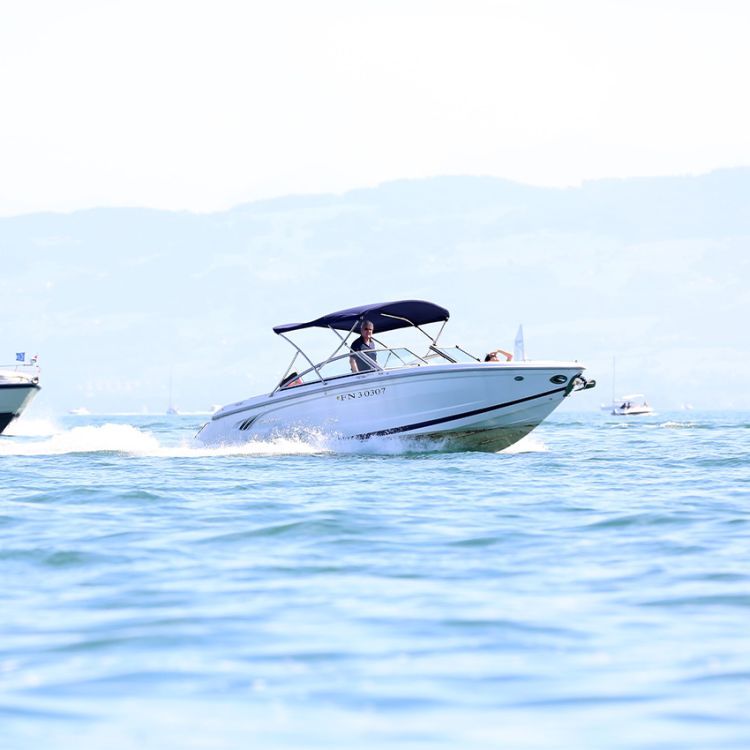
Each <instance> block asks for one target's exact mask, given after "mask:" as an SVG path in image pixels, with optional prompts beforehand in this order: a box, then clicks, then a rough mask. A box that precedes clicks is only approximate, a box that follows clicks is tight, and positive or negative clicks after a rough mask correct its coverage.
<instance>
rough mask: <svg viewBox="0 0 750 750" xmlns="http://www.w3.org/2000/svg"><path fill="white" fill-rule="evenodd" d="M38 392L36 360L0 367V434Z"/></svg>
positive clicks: (39, 388) (39, 387)
mask: <svg viewBox="0 0 750 750" xmlns="http://www.w3.org/2000/svg"><path fill="white" fill-rule="evenodd" d="M40 390H41V386H40V385H39V368H38V367H37V365H36V359H34V361H32V362H31V363H29V364H27V363H23V364H20V363H19V364H16V365H0V434H1V433H2V432H3V430H4V429H5V428H6V427H7V426H8V425H9V424H10V423H11V422H12V421H13V420H14V419H17V418H18V417H20V416H21V413H22V412H23V410H24V409H25V408H26V407H27V406H28V405H29V402H30V401H31V399H33V398H34V396H36V394H37V393H38V392H39V391H40Z"/></svg>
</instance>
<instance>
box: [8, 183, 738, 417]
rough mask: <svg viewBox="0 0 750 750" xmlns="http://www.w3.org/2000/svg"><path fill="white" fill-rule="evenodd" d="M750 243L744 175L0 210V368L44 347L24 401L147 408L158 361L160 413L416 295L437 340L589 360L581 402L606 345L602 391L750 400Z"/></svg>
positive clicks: (199, 403) (219, 393) (223, 390)
mask: <svg viewBox="0 0 750 750" xmlns="http://www.w3.org/2000/svg"><path fill="white" fill-rule="evenodd" d="M749 238H750V169H748V168H738V169H726V170H720V171H716V172H712V173H710V174H705V175H698V176H683V177H654V178H640V179H623V180H599V181H593V182H587V183H584V184H583V185H582V186H581V187H576V188H566V189H553V188H541V187H532V186H527V185H520V184H517V183H513V182H509V181H507V180H502V179H496V178H491V177H440V178H433V179H425V180H401V181H396V182H391V183H386V184H383V185H381V186H379V187H376V188H372V189H362V190H353V191H351V192H348V193H345V194H342V195H311V196H290V197H285V198H278V199H274V200H266V201H258V202H254V203H249V204H244V205H241V206H237V207H236V208H234V209H232V210H229V211H225V212H220V213H212V214H195V213H188V212H170V211H158V210H150V209H141V208H92V209H90V210H85V211H76V212H74V213H69V214H56V213H37V214H27V215H22V216H17V217H10V218H0V257H1V258H2V263H3V274H2V278H0V290H1V291H2V297H3V308H4V316H3V317H4V325H3V334H2V336H1V337H0V346H1V347H2V350H1V351H2V352H4V354H2V353H0V362H5V361H10V360H11V359H12V358H13V355H14V352H15V351H27V352H30V351H32V350H33V351H34V353H38V354H39V355H40V361H41V363H42V364H43V386H44V390H43V392H42V394H40V397H39V398H38V399H37V404H36V406H35V408H36V410H37V411H39V410H41V409H43V408H44V407H45V404H46V405H47V408H48V409H49V410H50V411H52V412H55V411H59V412H62V411H65V410H67V408H70V407H80V406H85V407H88V408H89V409H91V410H92V411H106V410H136V411H138V410H141V409H148V410H152V411H160V410H161V411H163V410H165V409H166V407H167V401H168V393H167V389H168V379H169V373H170V371H171V372H172V373H173V382H174V386H173V388H174V401H175V405H176V406H177V407H178V408H184V409H200V408H203V407H206V408H207V407H208V406H209V405H211V404H215V403H219V402H223V401H228V400H234V399H237V398H241V397H244V396H246V395H249V394H251V393H253V392H256V391H258V390H263V389H268V388H270V387H271V385H272V383H273V382H274V380H275V379H276V378H277V377H278V376H279V375H280V374H281V372H282V370H283V369H284V367H285V365H286V363H287V359H288V356H291V350H289V348H288V346H286V345H285V344H284V343H283V342H281V341H279V340H278V339H277V338H276V337H274V336H273V334H272V333H271V331H270V328H271V326H272V325H274V324H277V323H282V322H291V321H296V320H302V319H305V318H308V317H317V316H318V315H320V314H322V313H324V312H327V311H329V310H333V309H337V308H339V307H347V306H350V305H354V304H359V303H362V302H370V301H378V300H386V299H395V298H399V297H416V298H424V299H431V300H434V301H436V302H438V303H440V304H443V305H445V306H447V307H448V308H449V309H450V310H451V312H452V314H453V320H452V321H451V324H450V327H449V331H451V333H450V334H448V338H449V339H450V341H451V342H452V343H455V341H458V340H461V341H462V342H465V344H466V345H467V346H471V347H473V348H475V349H476V350H477V351H478V352H482V351H484V350H486V349H490V348H496V347H498V346H503V345H504V344H509V343H510V342H512V338H513V335H514V333H515V330H516V328H517V326H518V324H519V323H523V324H524V327H525V330H526V333H527V351H528V352H529V354H530V356H533V357H547V356H549V357H561V358H576V359H582V360H584V361H586V362H587V363H588V364H589V367H590V368H591V369H595V370H597V372H596V373H594V374H597V375H598V376H599V380H600V386H601V385H604V388H603V389H602V388H600V389H599V392H598V393H597V392H596V391H594V392H592V393H594V394H595V395H593V396H588V395H587V398H588V399H589V400H588V401H587V402H582V403H585V404H586V405H588V406H592V407H593V406H594V404H593V400H595V399H598V400H608V399H609V398H610V396H611V394H610V393H609V392H607V388H608V386H609V384H608V383H607V379H608V378H609V377H610V372H611V364H610V363H611V358H612V356H617V357H618V363H619V365H618V373H620V374H619V375H618V385H619V384H621V385H622V390H636V391H646V392H647V394H648V395H649V396H650V398H651V401H652V402H653V403H656V404H657V406H658V401H659V399H661V400H662V403H664V404H667V403H669V406H676V405H678V404H679V403H681V402H682V401H689V402H691V403H695V404H696V406H699V405H700V404H701V402H702V401H703V402H704V403H706V404H708V403H710V404H711V405H719V406H721V405H723V406H728V407H737V406H743V405H744V406H745V407H748V408H750V401H749V400H748V396H747V395H745V394H746V385H745V384H746V381H747V376H748V375H749V374H750V373H748V365H747V364H746V360H748V359H749V358H748V357H747V346H746V345H744V344H742V343H741V342H742V341H746V340H747V335H746V332H745V331H744V324H743V325H741V326H740V324H739V322H738V321H739V319H740V318H741V319H742V320H743V321H744V320H747V319H748V316H749V315H750V309H748V307H750V303H749V302H748V301H747V300H748V291H747V283H748V282H750V272H749V271H750V266H749V265H748V260H747V257H748V256H747V245H748V239H749ZM454 339H455V341H454ZM743 346H744V352H741V351H739V349H741V348H742V347H743ZM738 348H739V349H738ZM738 352H739V353H740V354H742V355H743V356H739V355H738ZM707 355H708V356H710V358H711V360H712V362H713V363H714V365H713V366H712V367H711V368H707V367H706V357H707ZM717 377H720V378H721V380H722V389H721V394H719V395H717V394H716V393H715V392H714V391H713V390H712V388H713V384H714V383H715V382H716V378H717ZM621 379H622V380H621ZM618 390H620V389H619V388H618ZM717 398H719V401H720V403H717V401H716V399H717Z"/></svg>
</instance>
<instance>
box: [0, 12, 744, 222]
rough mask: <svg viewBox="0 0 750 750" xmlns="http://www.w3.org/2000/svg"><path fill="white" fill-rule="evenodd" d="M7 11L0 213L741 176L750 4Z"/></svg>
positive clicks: (0, 54) (0, 90)
mask: <svg viewBox="0 0 750 750" xmlns="http://www.w3.org/2000/svg"><path fill="white" fill-rule="evenodd" d="M0 8H1V9H2V14H1V16H0V19H1V22H0V101H2V110H3V114H2V117H0V215H6V216H7V215H13V214H16V213H23V212H28V211H37V210H46V209H52V210H72V209H76V208H82V207H90V206H103V205H135V206H150V207H155V208H170V209H190V210H197V211H212V210H216V209H221V208H227V207H230V206H232V205H236V204H238V203H241V202H244V201H248V200H253V199H257V198H262V197H270V196H276V195H285V194H289V193H296V192H321V191H343V190H346V189H349V188H352V187H361V186H369V185H374V184H377V183H379V182H382V181H384V180H389V179H394V178H401V177H423V176H432V175H438V174H475V175H476V174H486V175H493V176H499V177H506V178H509V179H513V180H518V181H522V182H530V183H534V184H540V185H567V184H576V183H578V182H580V181H581V180H583V179H587V178H595V177H625V176H634V175H662V174H685V173H699V172H706V171H709V170H711V169H714V168H717V167H722V166H739V165H747V164H750V138H748V133H749V132H750V105H748V100H747V93H746V77H747V71H748V70H750V44H748V43H747V34H748V29H749V28H750V3H749V2H747V1H746V0H620V1H619V2H618V1H615V0H590V1H587V0H572V1H571V0H569V1H568V2H560V0H518V1H512V0H505V1H504V0H487V1H486V2H485V1H482V0H453V1H446V0H316V1H315V2H309V1H308V0H276V1H275V2H273V3H271V2H262V3H261V2H255V1H254V0H210V2H209V1H208V0H206V1H205V2H197V1H195V0H65V2H60V0H27V1H25V2H21V1H20V0H0Z"/></svg>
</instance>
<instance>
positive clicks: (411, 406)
mask: <svg viewBox="0 0 750 750" xmlns="http://www.w3.org/2000/svg"><path fill="white" fill-rule="evenodd" d="M583 369H584V368H583V366H581V365H578V364H577V363H539V364H536V363H535V364H518V365H509V364H506V363H500V364H497V365H495V364H490V363H487V364H485V363H481V364H474V365H459V364H455V365H443V366H430V367H414V368H405V369H400V370H395V371H386V372H377V373H362V374H359V375H349V376H345V377H341V378H337V379H334V380H329V381H327V382H325V383H313V384H307V385H302V386H298V387H296V388H289V389H286V390H280V391H277V392H276V393H274V394H272V395H271V396H263V397H258V398H254V399H248V400H247V401H243V402H238V403H236V404H231V405H229V406H226V407H224V408H223V409H221V410H220V411H218V412H217V413H216V414H214V415H213V417H212V419H211V421H210V422H208V423H207V424H206V425H204V426H203V428H202V429H201V431H200V432H199V433H198V436H197V437H198V439H199V441H201V442H202V443H204V444H207V445H230V444H238V443H243V442H247V441H249V440H254V439H255V440H257V439H268V438H274V437H279V436H288V435H304V434H305V433H311V432H312V433H316V434H321V433H322V434H323V435H329V436H331V437H334V438H351V439H359V440H366V439H369V438H373V437H377V436H391V435H397V436H400V437H403V438H407V439H409V440H416V441H418V442H423V441H431V442H434V441H436V440H437V441H440V442H441V445H439V446H438V447H439V448H440V449H445V450H485V451H498V450H502V449H504V448H507V447H508V446H510V445H512V444H513V443H516V442H518V440H520V439H521V438H522V437H524V436H525V435H527V434H528V433H529V432H531V430H533V429H534V428H535V427H536V426H537V425H538V424H539V423H540V422H542V420H544V419H545V418H546V417H547V416H549V414H551V413H552V412H553V411H554V410H555V409H556V408H557V407H558V406H559V405H560V403H561V402H562V400H563V399H564V398H565V397H566V396H567V395H568V393H570V390H571V389H572V387H573V383H574V381H575V379H576V378H577V377H578V376H579V375H580V374H581V373H582V371H583Z"/></svg>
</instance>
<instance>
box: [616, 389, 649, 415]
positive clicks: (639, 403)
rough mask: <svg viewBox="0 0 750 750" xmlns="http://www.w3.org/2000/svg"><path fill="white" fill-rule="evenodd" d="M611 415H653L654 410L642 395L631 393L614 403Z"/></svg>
mask: <svg viewBox="0 0 750 750" xmlns="http://www.w3.org/2000/svg"><path fill="white" fill-rule="evenodd" d="M611 413H612V414H613V415H614V416H617V417H632V416H639V415H642V414H653V413H654V410H653V408H652V407H651V406H650V405H649V403H648V401H646V397H645V396H644V395H643V394H642V393H630V394H629V395H627V396H623V397H622V398H621V399H617V400H615V401H613V402H612V411H611Z"/></svg>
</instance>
